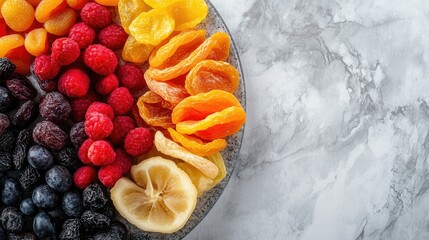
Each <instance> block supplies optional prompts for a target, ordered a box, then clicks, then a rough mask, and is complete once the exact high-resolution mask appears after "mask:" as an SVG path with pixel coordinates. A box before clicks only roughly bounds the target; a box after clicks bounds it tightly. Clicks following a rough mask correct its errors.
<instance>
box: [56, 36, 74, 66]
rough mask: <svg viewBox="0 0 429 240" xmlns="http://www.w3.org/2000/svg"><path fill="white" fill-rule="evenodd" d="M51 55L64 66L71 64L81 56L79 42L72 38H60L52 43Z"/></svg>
mask: <svg viewBox="0 0 429 240" xmlns="http://www.w3.org/2000/svg"><path fill="white" fill-rule="evenodd" d="M51 52H52V53H51V57H52V58H53V59H54V61H58V62H59V63H60V64H61V65H62V66H66V65H70V64H72V63H73V62H74V61H76V59H77V58H78V57H79V56H80V49H79V44H78V43H77V42H75V41H74V40H73V39H71V38H65V37H64V38H58V39H56V40H55V41H54V42H53V43H52V47H51Z"/></svg>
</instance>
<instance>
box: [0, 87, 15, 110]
mask: <svg viewBox="0 0 429 240" xmlns="http://www.w3.org/2000/svg"><path fill="white" fill-rule="evenodd" d="M13 100H14V98H13V96H12V93H11V92H10V91H9V90H7V89H6V88H4V87H0V112H6V111H8V110H9V108H10V107H11V106H12V103H13Z"/></svg>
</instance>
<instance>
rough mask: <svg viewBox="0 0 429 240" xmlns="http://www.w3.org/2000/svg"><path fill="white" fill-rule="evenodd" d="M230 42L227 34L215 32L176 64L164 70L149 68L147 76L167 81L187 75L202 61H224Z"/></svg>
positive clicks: (227, 54)
mask: <svg viewBox="0 0 429 240" xmlns="http://www.w3.org/2000/svg"><path fill="white" fill-rule="evenodd" d="M230 41H231V40H230V38H229V36H228V34H226V33H224V32H217V33H215V34H213V36H211V37H210V38H208V39H207V40H205V41H204V42H203V43H202V44H201V45H200V46H199V47H198V48H197V49H195V50H194V51H193V52H192V53H191V54H190V55H189V56H188V57H187V58H185V59H183V60H182V61H181V62H179V63H178V64H176V65H174V66H171V67H168V68H164V69H159V68H153V67H150V68H149V69H148V70H147V73H148V76H149V77H150V78H152V79H154V80H157V81H168V80H171V79H174V78H176V77H178V76H181V75H184V74H186V73H188V72H189V71H190V70H191V69H192V68H193V67H194V66H195V65H197V63H199V62H201V61H202V60H205V59H212V60H218V61H225V60H226V59H228V56H229V49H230Z"/></svg>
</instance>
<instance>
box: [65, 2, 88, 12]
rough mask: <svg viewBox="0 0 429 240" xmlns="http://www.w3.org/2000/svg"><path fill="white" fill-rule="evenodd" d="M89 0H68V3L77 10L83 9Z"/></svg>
mask: <svg viewBox="0 0 429 240" xmlns="http://www.w3.org/2000/svg"><path fill="white" fill-rule="evenodd" d="M88 2H89V0H67V4H68V5H69V6H70V7H71V8H73V9H76V10H81V9H82V8H83V7H84V6H85V4H87V3H88Z"/></svg>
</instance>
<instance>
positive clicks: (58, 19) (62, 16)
mask: <svg viewBox="0 0 429 240" xmlns="http://www.w3.org/2000/svg"><path fill="white" fill-rule="evenodd" d="M76 18H77V16H76V12H75V11H74V10H73V9H71V8H66V9H65V10H64V11H63V12H61V13H59V14H57V15H56V16H55V17H53V18H51V19H49V20H48V21H46V22H45V24H44V26H45V29H46V31H48V33H51V34H54V35H57V36H63V35H66V34H67V33H68V32H70V29H71V28H72V27H73V25H74V23H75V22H76Z"/></svg>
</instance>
